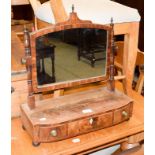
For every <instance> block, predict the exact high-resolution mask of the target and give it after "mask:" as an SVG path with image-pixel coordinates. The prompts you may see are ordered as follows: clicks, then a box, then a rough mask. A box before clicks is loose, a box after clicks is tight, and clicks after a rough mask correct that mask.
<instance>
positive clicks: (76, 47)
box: [36, 28, 108, 85]
mask: <svg viewBox="0 0 155 155" xmlns="http://www.w3.org/2000/svg"><path fill="white" fill-rule="evenodd" d="M107 45H108V44H107V31H106V30H103V29H93V28H92V29H91V28H76V29H69V30H63V31H59V32H54V33H49V34H47V35H44V36H41V37H38V38H37V39H36V61H37V62H36V64H37V81H38V85H44V84H50V83H59V82H64V81H73V80H79V79H86V78H90V77H97V76H105V74H106V53H107V52H106V50H107Z"/></svg>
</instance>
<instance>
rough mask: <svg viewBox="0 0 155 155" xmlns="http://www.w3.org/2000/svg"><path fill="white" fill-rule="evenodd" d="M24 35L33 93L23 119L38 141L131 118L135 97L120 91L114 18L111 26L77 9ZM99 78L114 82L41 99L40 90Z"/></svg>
mask: <svg viewBox="0 0 155 155" xmlns="http://www.w3.org/2000/svg"><path fill="white" fill-rule="evenodd" d="M109 20H110V19H109ZM24 34H25V35H24V36H25V51H26V67H27V74H28V89H29V95H28V100H27V104H23V105H21V119H22V124H23V128H24V129H26V131H27V132H28V133H29V134H30V135H31V137H32V139H33V145H34V146H38V145H39V144H40V143H42V142H54V141H59V140H63V139H66V138H71V137H75V136H77V135H80V134H84V133H88V132H92V131H95V130H99V129H102V128H106V127H110V126H113V125H116V124H119V123H121V122H123V121H126V120H128V119H129V118H130V117H131V115H132V106H133V100H132V99H130V98H129V97H127V96H126V95H125V94H122V93H120V92H118V91H117V90H115V84H114V40H113V34H114V32H113V23H112V20H111V25H110V26H105V25H99V24H94V23H92V22H91V21H87V20H80V19H79V18H78V16H77V14H76V13H75V12H74V11H73V12H72V13H71V14H70V18H69V19H68V20H67V21H66V22H62V23H58V24H56V25H52V26H50V27H47V28H45V29H41V30H38V31H35V32H33V33H31V34H29V32H28V31H27V30H26V29H25V31H24ZM98 81H105V82H107V84H108V86H107V87H104V88H99V89H94V90H89V91H84V92H79V93H74V94H70V95H65V96H61V97H59V98H51V99H46V100H43V101H35V94H37V93H43V92H48V91H51V90H59V89H64V88H69V87H73V86H77V85H83V84H88V83H94V82H98Z"/></svg>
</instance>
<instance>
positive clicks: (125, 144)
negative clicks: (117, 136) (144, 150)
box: [111, 142, 140, 155]
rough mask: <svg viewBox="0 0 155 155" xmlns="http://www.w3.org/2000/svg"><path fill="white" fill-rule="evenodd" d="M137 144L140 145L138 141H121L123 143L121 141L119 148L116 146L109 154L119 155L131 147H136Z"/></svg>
mask: <svg viewBox="0 0 155 155" xmlns="http://www.w3.org/2000/svg"><path fill="white" fill-rule="evenodd" d="M138 146H140V144H139V143H134V144H129V143H128V142H123V143H121V145H120V148H118V149H117V150H116V151H115V152H114V153H112V154H111V155H120V154H121V153H122V152H124V151H126V150H129V149H133V148H135V147H138Z"/></svg>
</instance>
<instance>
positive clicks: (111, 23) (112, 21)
mask: <svg viewBox="0 0 155 155" xmlns="http://www.w3.org/2000/svg"><path fill="white" fill-rule="evenodd" d="M110 25H111V26H113V25H114V20H113V17H111V22H110Z"/></svg>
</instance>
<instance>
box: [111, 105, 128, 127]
mask: <svg viewBox="0 0 155 155" xmlns="http://www.w3.org/2000/svg"><path fill="white" fill-rule="evenodd" d="M129 118H130V104H129V105H127V106H125V107H122V108H120V109H117V110H115V111H114V122H113V123H114V125H115V124H118V123H121V122H123V121H125V120H128V119H129Z"/></svg>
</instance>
